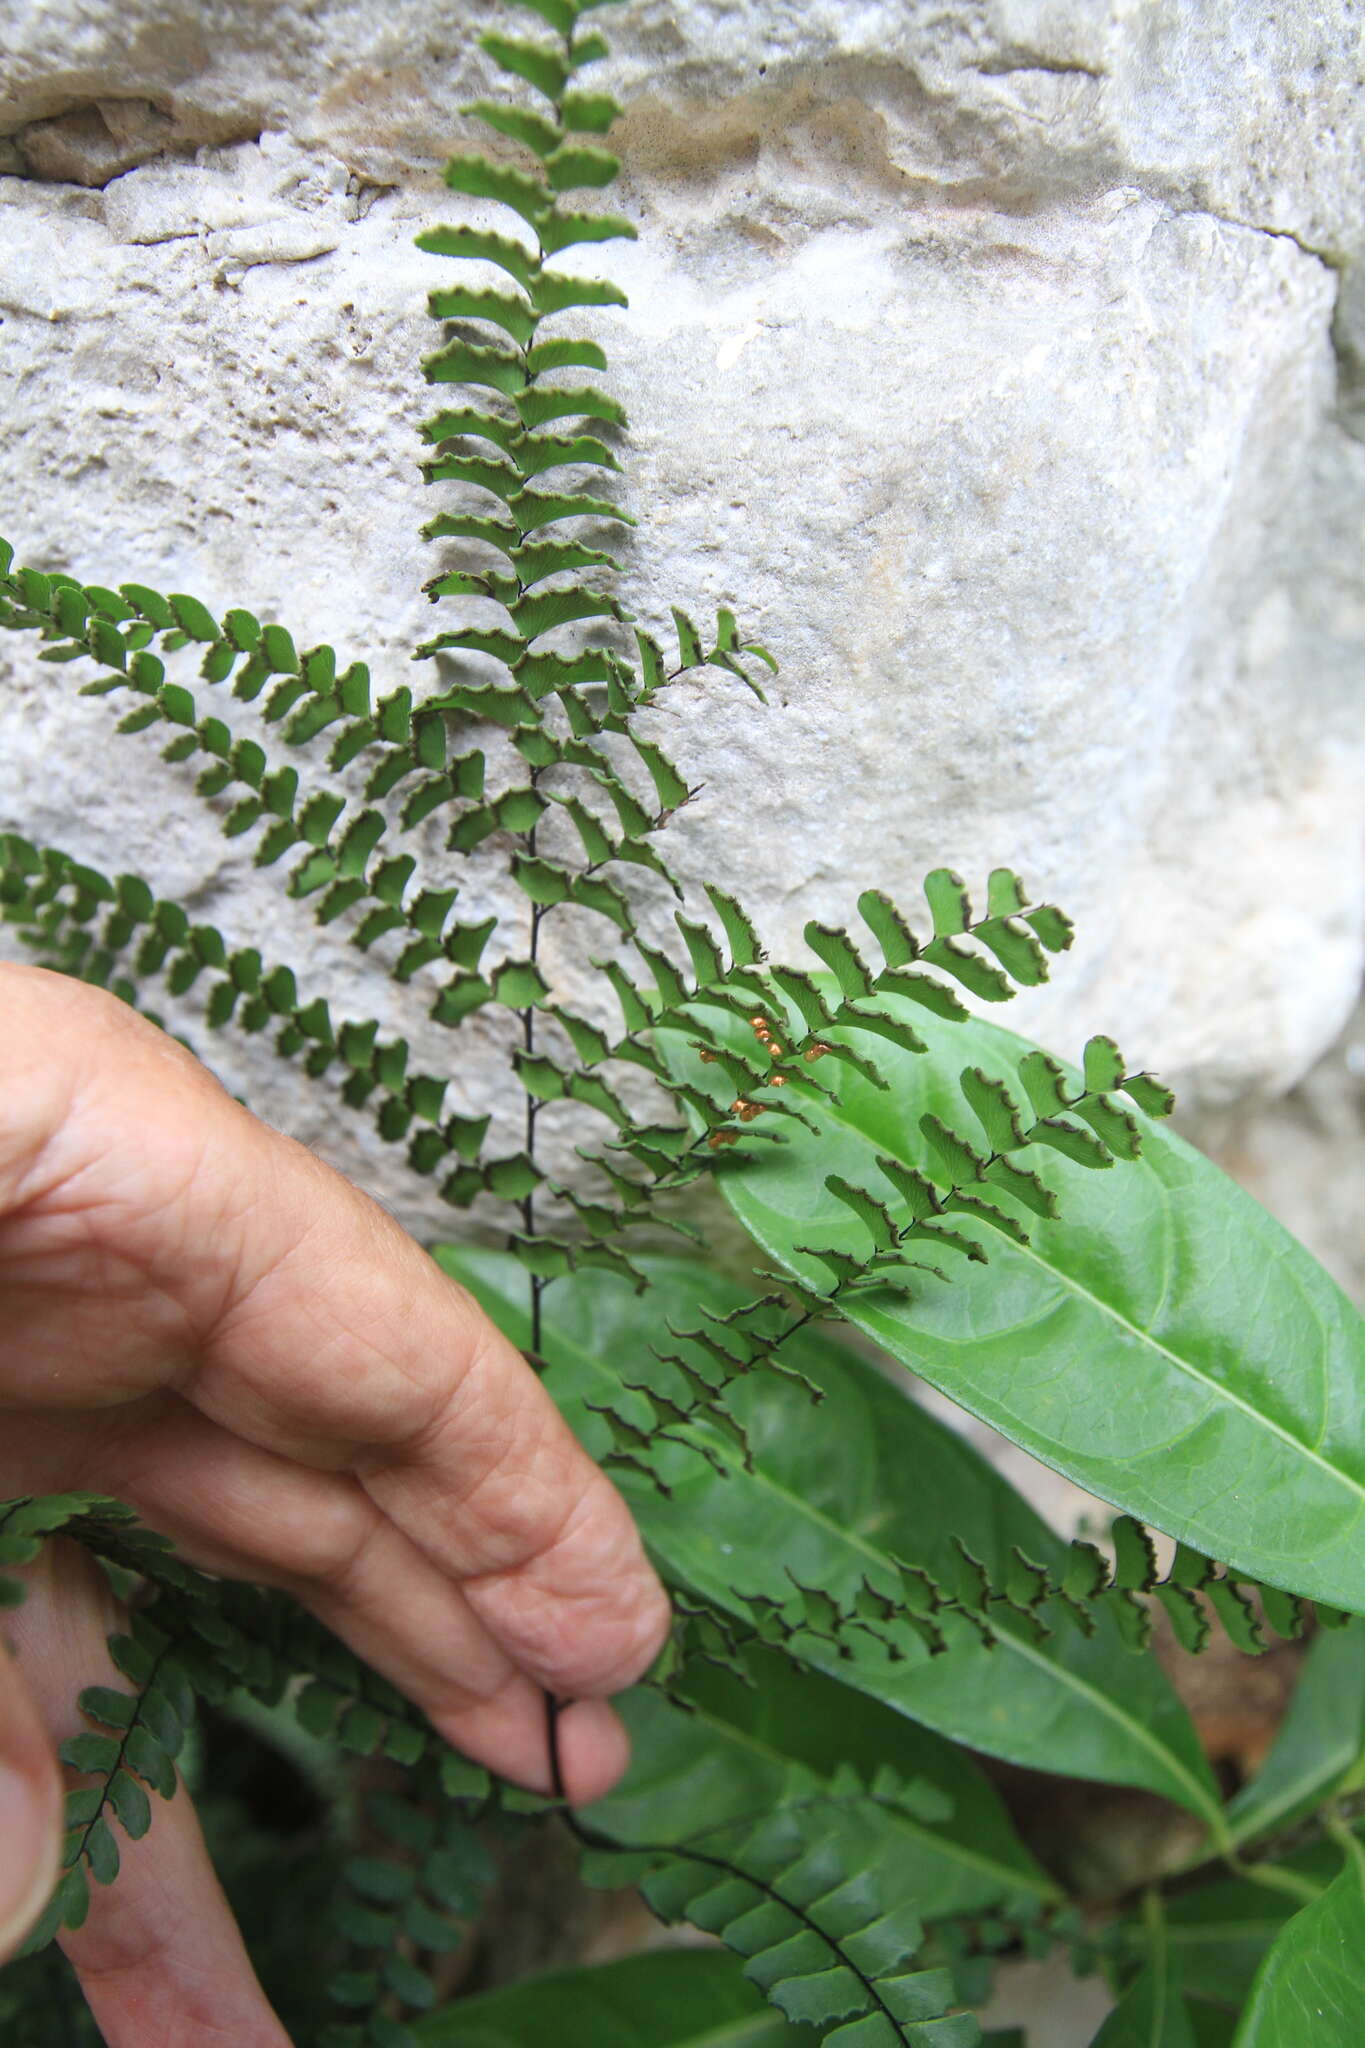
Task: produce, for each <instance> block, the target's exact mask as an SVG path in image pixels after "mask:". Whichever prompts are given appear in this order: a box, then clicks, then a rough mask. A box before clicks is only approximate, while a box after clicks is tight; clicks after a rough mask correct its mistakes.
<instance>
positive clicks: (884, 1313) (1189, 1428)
mask: <svg viewBox="0 0 1365 2048" xmlns="http://www.w3.org/2000/svg"><path fill="white" fill-rule="evenodd" d="M887 1000H888V1002H894V1001H895V999H894V998H888V999H887ZM913 1021H914V1025H915V1028H916V1030H917V1031H919V1032H920V1033H921V1035H922V1036H923V1037H925V1038H926V1039H927V1040H928V1042H929V1046H930V1050H929V1052H928V1053H927V1054H924V1055H914V1054H910V1053H907V1052H903V1051H901V1050H900V1049H899V1048H897V1047H895V1046H893V1045H890V1044H888V1043H886V1042H885V1041H879V1042H878V1045H877V1062H878V1065H879V1066H880V1068H881V1070H882V1073H883V1074H884V1076H885V1078H886V1080H887V1082H888V1084H889V1085H888V1086H887V1087H886V1088H885V1089H884V1090H883V1089H878V1088H876V1087H874V1086H873V1085H871V1083H870V1082H869V1081H868V1080H866V1079H865V1078H863V1077H862V1076H861V1075H859V1074H858V1073H857V1072H856V1071H854V1070H853V1069H851V1068H849V1067H847V1066H845V1065H843V1064H842V1063H836V1062H835V1061H833V1060H830V1061H828V1062H825V1063H824V1065H825V1066H827V1067H830V1068H835V1069H836V1071H835V1073H834V1074H833V1075H832V1076H831V1077H830V1078H831V1082H832V1085H833V1087H834V1089H835V1091H836V1093H835V1095H834V1096H833V1097H830V1096H817V1095H816V1094H815V1091H814V1090H813V1089H811V1088H810V1087H809V1085H808V1084H806V1083H804V1082H803V1081H802V1080H801V1079H800V1077H799V1076H797V1077H794V1078H793V1081H792V1084H791V1086H790V1088H789V1090H788V1097H789V1098H794V1097H796V1096H797V1095H798V1091H799V1094H800V1107H801V1108H802V1109H804V1110H805V1111H806V1113H807V1114H808V1115H809V1116H810V1117H811V1118H812V1120H813V1121H814V1122H815V1124H816V1125H817V1127H818V1128H817V1130H816V1132H814V1133H811V1132H808V1131H806V1130H804V1129H803V1128H802V1127H801V1126H800V1125H798V1124H795V1123H794V1122H793V1123H790V1124H788V1125H787V1127H786V1129H785V1131H784V1135H785V1136H786V1138H787V1139H788V1142H787V1143H786V1144H785V1145H784V1146H782V1147H766V1148H764V1150H763V1153H762V1155H761V1156H759V1157H757V1158H755V1159H752V1160H749V1161H744V1162H738V1161H737V1162H736V1164H735V1165H734V1166H733V1167H732V1168H730V1169H728V1170H727V1171H726V1173H725V1175H724V1181H723V1185H724V1188H725V1192H726V1194H727V1196H728V1198H729V1200H730V1202H731V1204H732V1205H733V1207H734V1209H735V1212H736V1214H737V1215H738V1216H739V1217H740V1219H741V1221H742V1222H743V1223H744V1224H745V1226H746V1227H747V1228H748V1229H749V1230H750V1231H751V1232H752V1234H753V1236H754V1237H755V1238H756V1239H757V1241H758V1242H759V1244H761V1245H762V1246H763V1247H764V1249H765V1250H766V1251H767V1252H769V1253H770V1254H771V1255H772V1256H773V1257H774V1258H776V1259H777V1260H779V1261H780V1262H781V1263H782V1264H783V1265H784V1266H786V1267H787V1268H788V1269H789V1270H791V1271H792V1272H793V1273H795V1274H797V1275H798V1276H801V1277H803V1278H805V1279H807V1280H809V1281H812V1282H815V1283H817V1284H828V1273H827V1270H826V1269H822V1268H821V1267H820V1265H819V1264H818V1262H817V1261H816V1260H814V1259H812V1258H810V1257H808V1256H806V1255H804V1254H803V1251H802V1247H803V1246H809V1245H812V1244H815V1245H819V1246H827V1245H832V1246H836V1247H838V1248H840V1249H842V1250H843V1251H845V1252H846V1253H849V1254H851V1255H852V1256H854V1257H856V1258H859V1259H862V1258H865V1257H866V1256H867V1254H868V1252H869V1250H870V1242H871V1241H870V1238H869V1236H868V1233H867V1231H866V1230H865V1229H864V1228H863V1226H862V1225H861V1224H860V1223H859V1222H858V1220H857V1218H856V1217H855V1216H854V1215H853V1214H852V1213H851V1212H850V1210H849V1209H848V1207H847V1206H846V1204H844V1203H842V1202H841V1201H840V1200H839V1199H838V1198H837V1197H836V1196H835V1195H834V1194H832V1193H831V1192H830V1191H829V1190H828V1189H827V1187H826V1179H827V1177H828V1176H829V1175H839V1176H842V1177H843V1178H844V1179H845V1180H847V1181H849V1182H852V1183H854V1184H855V1185H859V1186H862V1187H865V1188H870V1189H872V1190H873V1191H874V1192H876V1193H877V1195H878V1196H879V1198H880V1199H882V1200H884V1201H885V1203H886V1205H887V1207H888V1208H889V1209H890V1212H891V1214H892V1216H893V1218H894V1219H895V1220H896V1221H898V1222H904V1221H907V1220H908V1210H907V1209H906V1207H905V1205H904V1202H903V1200H901V1199H900V1198H898V1196H897V1194H896V1192H895V1191H894V1190H893V1189H892V1187H891V1184H890V1182H889V1181H888V1180H887V1179H886V1178H885V1177H884V1176H883V1175H882V1174H881V1173H880V1171H879V1169H878V1167H877V1163H876V1162H877V1157H878V1155H879V1154H883V1155H887V1156H889V1157H890V1158H892V1159H893V1160H896V1161H899V1162H900V1163H901V1164H903V1165H905V1166H909V1167H914V1168H919V1169H921V1170H924V1169H926V1168H927V1167H928V1166H929V1164H930V1159H929V1151H928V1147H927V1145H926V1140H925V1136H924V1134H923V1133H922V1132H921V1129H920V1118H921V1117H922V1116H924V1115H926V1114H932V1115H937V1116H939V1117H942V1118H943V1119H944V1120H945V1121H947V1122H948V1123H950V1124H951V1123H955V1124H956V1125H957V1126H958V1127H959V1128H967V1127H968V1120H967V1115H966V1111H965V1106H964V1103H963V1100H962V1095H961V1091H960V1087H959V1076H960V1075H961V1073H962V1071H963V1069H964V1068H966V1067H968V1066H969V1065H970V1066H977V1067H979V1068H981V1069H982V1070H983V1071H984V1072H985V1073H986V1074H987V1075H988V1076H990V1077H992V1078H995V1079H999V1080H1001V1081H1008V1080H1009V1079H1011V1078H1017V1068H1018V1062H1019V1059H1020V1057H1021V1056H1022V1055H1023V1054H1024V1053H1025V1052H1026V1051H1027V1050H1028V1047H1027V1046H1026V1044H1025V1042H1024V1041H1023V1040H1021V1039H1019V1038H1017V1037H1015V1036H1014V1035H1013V1034H1012V1033H1009V1032H1005V1031H1002V1030H1000V1029H999V1028H998V1027H995V1026H992V1025H989V1024H984V1023H980V1022H976V1021H973V1022H971V1023H968V1024H961V1025H951V1026H949V1025H944V1024H943V1023H941V1022H938V1021H936V1020H935V1019H934V1018H932V1017H930V1016H929V1015H928V1013H927V1012H925V1011H924V1010H923V1009H916V1010H915V1011H914V1012H913ZM736 1042H739V1041H738V1038H737V1041H736ZM676 1045H677V1041H676V1040H670V1056H672V1054H673V1052H674V1050H675V1048H676ZM690 1057H691V1056H690V1055H681V1054H680V1055H679V1065H682V1064H683V1061H684V1059H685V1058H690ZM697 1071H699V1072H703V1073H704V1070H697ZM692 1077H693V1075H692V1073H691V1071H690V1070H689V1078H692ZM822 1078H823V1068H822ZM1135 1114H1136V1113H1135ZM1137 1121H1138V1123H1139V1126H1140V1128H1141V1131H1142V1139H1143V1150H1142V1157H1141V1159H1140V1160H1138V1161H1137V1162H1136V1163H1132V1164H1129V1163H1118V1164H1116V1165H1115V1166H1114V1167H1112V1168H1111V1169H1110V1170H1109V1171H1107V1172H1103V1173H1096V1172H1093V1171H1090V1170H1087V1169H1086V1168H1084V1167H1082V1166H1080V1165H1078V1164H1076V1163H1073V1162H1072V1161H1070V1160H1068V1159H1066V1158H1064V1157H1062V1156H1061V1155H1060V1154H1058V1153H1056V1152H1051V1151H1048V1152H1044V1153H1039V1152H1038V1148H1037V1147H1036V1146H1035V1147H1031V1148H1030V1150H1029V1154H1028V1157H1029V1163H1030V1165H1031V1166H1033V1167H1034V1168H1035V1170H1036V1171H1037V1172H1038V1174H1039V1176H1040V1178H1042V1179H1043V1180H1044V1181H1045V1183H1046V1184H1047V1185H1048V1186H1049V1187H1050V1188H1051V1189H1052V1190H1053V1191H1054V1193H1055V1195H1056V1197H1057V1201H1058V1208H1059V1211H1060V1213H1059V1216H1058V1218H1057V1220H1056V1221H1050V1220H1048V1219H1046V1218H1042V1217H1037V1216H1033V1215H1031V1214H1029V1213H1028V1212H1027V1211H1025V1210H1024V1209H1023V1208H1022V1207H1021V1206H1020V1205H1019V1204H1017V1203H1016V1202H1014V1201H1013V1199H1012V1198H1011V1197H1010V1196H1009V1195H1008V1194H1006V1193H1004V1192H1003V1191H1002V1190H999V1189H996V1190H991V1191H990V1193H991V1199H992V1200H993V1201H994V1202H995V1203H996V1205H997V1207H999V1208H1000V1209H1002V1210H1004V1211H1006V1212H1009V1213H1011V1214H1015V1215H1017V1217H1018V1219H1019V1221H1020V1222H1021V1223H1023V1225H1024V1226H1025V1228H1026V1229H1027V1231H1028V1233H1029V1237H1030V1240H1031V1242H1030V1243H1029V1244H1027V1245H1019V1244H1015V1243H1012V1242H1010V1241H1009V1240H1008V1239H1007V1238H1006V1237H1005V1236H1004V1235H1003V1234H1002V1233H1001V1232H999V1231H996V1230H993V1229H989V1228H986V1227H985V1226H983V1225H982V1223H980V1222H979V1221H977V1220H976V1219H975V1218H973V1217H971V1216H968V1215H963V1216H958V1215H954V1217H953V1223H954V1226H955V1227H960V1229H961V1230H962V1231H963V1232H964V1233H965V1234H966V1235H968V1236H970V1237H972V1238H975V1239H976V1240H977V1242H978V1243H980V1245H981V1246H982V1248H983V1249H984V1250H985V1251H986V1253H987V1259H986V1261H985V1263H983V1264H968V1263H967V1261H965V1260H964V1259H961V1258H955V1259H954V1260H953V1261H952V1266H951V1276H950V1278H948V1279H946V1280H937V1279H933V1278H931V1277H930V1276H928V1275H920V1276H916V1277H917V1279H918V1281H919V1283H920V1284H918V1285H917V1287H916V1291H915V1293H914V1295H913V1297H907V1296H904V1295H900V1294H892V1293H891V1292H890V1291H889V1290H884V1291H882V1292H880V1293H878V1294H876V1295H873V1294H861V1293H859V1294H854V1295H851V1296H849V1297H846V1299H845V1301H844V1304H843V1306H844V1309H845V1312H846V1313H847V1314H848V1316H849V1318H850V1320H851V1321H853V1322H854V1323H855V1324H856V1325H857V1326H858V1327H859V1328H861V1329H863V1330H865V1331H866V1332H867V1334H868V1335H869V1336H871V1337H873V1338H874V1339H875V1340H876V1341H877V1342H878V1343H879V1344H881V1345H882V1346H883V1347H884V1348H885V1349H886V1350H888V1351H890V1352H891V1353H892V1354H893V1356H895V1357H897V1358H900V1359H901V1360H902V1361H903V1362H904V1363H905V1364H907V1365H909V1366H911V1367H912V1368H913V1370H914V1371H915V1372H917V1373H919V1374H920V1375H921V1376H922V1377H923V1378H925V1379H927V1380H928V1381H930V1382H931V1383H932V1384H933V1385H934V1386H936V1387H939V1388H941V1389H942V1391H943V1392H944V1393H945V1394H948V1395H949V1396H951V1398H952V1399H953V1400H955V1401H958V1402H960V1403H961V1405H962V1406H963V1407H964V1408H967V1409H969V1410H970V1411H971V1412H972V1413H973V1414H975V1415H979V1416H982V1417H983V1418H984V1419H985V1420H986V1421H988V1422H990V1423H992V1424H993V1425H994V1426H995V1428H997V1429H999V1430H1000V1431H1001V1432H1002V1433H1003V1434H1004V1435H1005V1436H1008V1437H1009V1438H1011V1439H1012V1441H1014V1442H1015V1443H1017V1444H1020V1445H1022V1447H1023V1448H1024V1449H1025V1450H1027V1451H1030V1452H1032V1453H1033V1455H1034V1456H1035V1457H1038V1458H1040V1459H1041V1460H1043V1462H1044V1463H1046V1464H1049V1465H1052V1466H1054V1467H1055V1468H1056V1469H1057V1470H1058V1471H1060V1472H1064V1473H1065V1474H1066V1475H1067V1476H1068V1477H1069V1478H1071V1479H1074V1480H1075V1481H1076V1482H1077V1483H1078V1484H1079V1485H1081V1486H1084V1487H1086V1488H1087V1489H1088V1490H1089V1491H1091V1492H1093V1493H1097V1494H1099V1495H1100V1496H1101V1498H1102V1499H1105V1500H1108V1501H1112V1502H1113V1503H1114V1504H1115V1505H1116V1506H1118V1507H1121V1508H1123V1509H1125V1510H1126V1511H1127V1512H1128V1513H1129V1514H1132V1515H1135V1516H1137V1517H1138V1518H1139V1519H1140V1520H1143V1521H1148V1522H1151V1523H1153V1524H1154V1525H1155V1526H1156V1527H1158V1528H1160V1529H1164V1530H1165V1531H1167V1532H1168V1533H1169V1534H1171V1535H1173V1536H1178V1537H1180V1538H1182V1539H1183V1540H1184V1541H1185V1542H1187V1543H1189V1544H1190V1545H1191V1546H1192V1547H1194V1548H1195V1549H1197V1550H1201V1551H1204V1552H1205V1553H1207V1554H1208V1555H1210V1556H1213V1557H1218V1558H1221V1559H1224V1560H1226V1561H1227V1562H1228V1563H1229V1564H1231V1565H1233V1566H1234V1567H1236V1568H1238V1569H1240V1570H1242V1571H1244V1572H1246V1573H1247V1574H1249V1575H1250V1576H1253V1577H1256V1578H1262V1579H1265V1580H1267V1581H1269V1582H1270V1583H1271V1584H1272V1585H1276V1586H1283V1587H1286V1588H1289V1589H1290V1590H1293V1591H1295V1592H1299V1593H1305V1594H1309V1595H1313V1596H1316V1597H1318V1598H1320V1599H1323V1600H1325V1601H1327V1602H1329V1603H1331V1604H1334V1605H1336V1606H1340V1607H1347V1608H1351V1609H1353V1610H1356V1609H1362V1610H1365V1540H1362V1538H1363V1536H1365V1529H1363V1528H1362V1517H1363V1516H1365V1324H1362V1321H1361V1318H1360V1317H1359V1316H1358V1315H1357V1314H1356V1312H1355V1311H1354V1310H1353V1308H1352V1307H1351V1305H1350V1303H1349V1302H1348V1301H1347V1299H1346V1297H1345V1296H1344V1295H1343V1294H1342V1292H1341V1290H1340V1289H1339V1288H1338V1287H1337V1286H1336V1285H1335V1283H1334V1282H1333V1281H1332V1280H1331V1279H1330V1278H1329V1276H1328V1275H1327V1274H1326V1273H1325V1272H1324V1271H1323V1269H1322V1268H1321V1267H1320V1266H1319V1265H1318V1264H1317V1262H1316V1261H1315V1260H1314V1259H1313V1258H1311V1257H1310V1255H1309V1254H1308V1253H1307V1252H1306V1251H1305V1250H1304V1249H1303V1247H1302V1246H1301V1245H1299V1244H1298V1243H1297V1242H1296V1241H1295V1240H1294V1239H1293V1238H1292V1237H1290V1235H1289V1234H1288V1232H1287V1231H1285V1230H1283V1229H1282V1228H1281V1226H1280V1225H1279V1224H1278V1223H1276V1222H1275V1221H1274V1219H1273V1218H1272V1217H1270V1216H1269V1215H1267V1213H1266V1212H1265V1211H1264V1210H1263V1209H1262V1208H1260V1206H1259V1205H1258V1204H1257V1203H1256V1202H1254V1201H1252V1199H1251V1198H1250V1196H1248V1195H1246V1194H1244V1193H1243V1192H1242V1191H1241V1190H1240V1189H1239V1188H1238V1187H1236V1186H1235V1185H1234V1183H1233V1182H1232V1181H1230V1180H1229V1179H1228V1178H1227V1177H1226V1175H1224V1174H1223V1173H1221V1172H1220V1171H1219V1170H1218V1169H1217V1168H1216V1167H1214V1166H1212V1165H1211V1164H1210V1163H1209V1162H1208V1161H1207V1160H1205V1159H1204V1158H1202V1157H1201V1156H1200V1154H1199V1153H1197V1152H1196V1151H1195V1150H1194V1149H1193V1147H1192V1146H1190V1145H1187V1144H1185V1143H1184V1142H1183V1141H1182V1140H1180V1139H1179V1138H1176V1137H1173V1136H1171V1135H1170V1134H1169V1133H1168V1132H1166V1131H1165V1130H1163V1129H1162V1128H1161V1127H1160V1126H1158V1125H1155V1124H1152V1123H1150V1122H1149V1121H1148V1120H1147V1119H1145V1118H1142V1117H1140V1116H1139V1117H1138V1118H1137ZM1035 1155H1037V1156H1036V1157H1035ZM914 1249H916V1250H920V1251H922V1250H923V1249H924V1248H923V1246H917V1247H915V1248H914Z"/></svg>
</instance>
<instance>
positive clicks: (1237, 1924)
mask: <svg viewBox="0 0 1365 2048" xmlns="http://www.w3.org/2000/svg"><path fill="white" fill-rule="evenodd" d="M1340 1867H1341V1852H1340V1850H1339V1849H1337V1848H1336V1847H1335V1845H1334V1844H1333V1843H1331V1842H1327V1841H1317V1842H1314V1843H1312V1844H1311V1845H1310V1846H1308V1847H1307V1848H1304V1849H1299V1850H1296V1851H1295V1852H1294V1854H1293V1855H1292V1856H1289V1857H1286V1858H1285V1860H1284V1862H1283V1863H1281V1864H1275V1865H1266V1866H1262V1870H1261V1875H1260V1876H1258V1877H1257V1878H1255V1879H1253V1878H1250V1877H1220V1878H1215V1879H1214V1880H1213V1881H1212V1882H1211V1883H1208V1884H1202V1885H1196V1886H1195V1887H1193V1889H1191V1890H1189V1891H1176V1892H1174V1893H1173V1894H1172V1895H1171V1896H1170V1897H1169V1898H1167V1899H1166V1900H1165V1902H1164V1908H1163V1920H1164V1927H1163V1930H1162V1938H1163V1940H1164V1942H1165V1946H1166V1952H1167V1954H1168V1956H1169V1958H1170V1963H1171V1970H1172V1973H1173V1975H1174V1977H1175V1979H1176V1981H1177V1982H1178V1983H1179V1985H1180V1987H1181V1990H1182V1992H1183V1994H1184V1995H1185V1996H1186V1998H1188V1999H1189V2000H1190V2001H1191V2003H1192V2004H1193V2003H1194V2002H1195V2001H1198V2000H1208V2001H1211V2002H1212V2003H1213V2004H1215V2005H1220V2006H1223V2007H1225V2008H1227V2009H1228V2010H1229V2011H1231V2012H1233V2013H1236V2012H1237V2011H1239V2010H1240V2008H1241V2006H1242V2004H1243V2001H1244V2000H1245V1998H1246V1996H1247V1993H1248V1992H1249V1991H1250V1989H1251V1985H1252V1981H1253V1979H1254V1978H1255V1975H1256V1972H1257V1970H1258V1969H1259V1968H1260V1966H1261V1963H1262V1961H1263V1960H1264V1958H1265V1955H1266V1951H1267V1950H1268V1949H1269V1947H1270V1945H1271V1943H1272V1942H1273V1941H1274V1940H1275V1938H1276V1936H1277V1935H1278V1934H1279V1932H1280V1929H1281V1928H1282V1927H1283V1926H1284V1925H1285V1923H1286V1921H1288V1920H1289V1919H1290V1918H1291V1917H1292V1915H1294V1914H1295V1913H1296V1912H1297V1911H1298V1910H1299V1908H1300V1906H1301V1904H1302V1903H1303V1900H1304V1899H1305V1898H1307V1897H1309V1896H1311V1895H1312V1893H1313V1892H1314V1891H1315V1890H1318V1891H1325V1890H1326V1888H1327V1886H1328V1885H1329V1884H1330V1883H1331V1882H1332V1879H1333V1878H1334V1877H1335V1875H1336V1873H1337V1871H1338V1870H1339V1869H1340ZM1282 1886H1283V1887H1286V1888H1284V1889H1282V1888H1281V1887H1282ZM1118 1934H1119V1936H1120V1937H1121V1939H1122V1943H1123V1948H1124V1951H1125V1952H1126V1953H1128V1954H1131V1955H1132V1956H1133V1957H1134V1958H1135V1959H1139V1958H1140V1959H1143V1960H1145V1959H1146V1956H1147V1953H1148V1949H1149V1946H1150V1936H1149V1930H1148V1928H1147V1927H1146V1925H1145V1923H1144V1922H1143V1921H1142V1920H1140V1919H1138V1918H1137V1917H1136V1916H1135V1917H1134V1919H1133V1920H1131V1921H1130V1922H1127V1923H1125V1924H1124V1925H1123V1926H1122V1927H1121V1928H1120V1929H1119V1930H1118Z"/></svg>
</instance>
